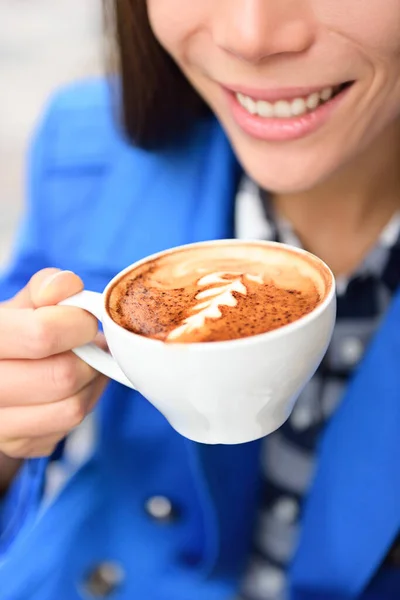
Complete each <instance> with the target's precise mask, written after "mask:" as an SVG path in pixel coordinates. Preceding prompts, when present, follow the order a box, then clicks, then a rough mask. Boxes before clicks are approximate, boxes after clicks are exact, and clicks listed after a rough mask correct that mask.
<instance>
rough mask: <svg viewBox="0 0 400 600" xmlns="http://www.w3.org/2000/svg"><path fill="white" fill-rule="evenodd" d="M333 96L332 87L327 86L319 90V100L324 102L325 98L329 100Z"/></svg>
mask: <svg viewBox="0 0 400 600" xmlns="http://www.w3.org/2000/svg"><path fill="white" fill-rule="evenodd" d="M332 96H333V88H331V87H328V88H325V89H323V90H322V92H321V100H323V101H324V102H326V101H327V100H330V99H331V98H332Z"/></svg>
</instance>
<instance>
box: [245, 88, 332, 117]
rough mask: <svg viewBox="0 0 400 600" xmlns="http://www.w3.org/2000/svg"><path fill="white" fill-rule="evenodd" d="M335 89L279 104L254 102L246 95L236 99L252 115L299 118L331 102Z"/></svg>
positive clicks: (280, 101)
mask: <svg viewBox="0 0 400 600" xmlns="http://www.w3.org/2000/svg"><path fill="white" fill-rule="evenodd" d="M334 91H335V90H334V88H333V87H327V88H324V89H322V90H321V91H320V92H313V93H312V94H310V95H309V96H307V97H305V98H294V100H292V101H288V100H278V101H277V102H267V101H266V100H258V101H257V100H253V98H250V97H249V96H245V95H244V94H239V93H238V94H236V98H237V100H238V102H239V104H241V105H242V106H243V107H244V108H245V109H246V110H247V111H248V112H249V113H250V114H252V115H255V114H257V115H258V116H260V117H263V118H266V119H268V118H269V119H271V118H274V117H275V118H276V119H288V118H290V117H299V116H301V115H304V114H305V113H307V112H311V111H313V110H315V109H316V108H318V106H319V105H320V104H321V103H322V102H327V101H328V100H330V99H331V98H332V96H333V94H334Z"/></svg>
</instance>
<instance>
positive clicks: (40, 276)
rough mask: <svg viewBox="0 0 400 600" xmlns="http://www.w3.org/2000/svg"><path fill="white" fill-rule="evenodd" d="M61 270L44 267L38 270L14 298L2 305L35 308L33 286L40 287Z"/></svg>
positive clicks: (5, 306)
mask: <svg viewBox="0 0 400 600" xmlns="http://www.w3.org/2000/svg"><path fill="white" fill-rule="evenodd" d="M60 272H61V271H60V269H43V270H42V271H38V272H37V273H36V274H35V275H33V277H32V278H31V280H30V281H29V283H28V284H27V285H26V286H25V287H24V288H22V290H20V291H19V292H18V293H17V294H16V295H15V296H14V297H13V298H11V299H10V300H7V302H4V303H3V305H2V306H3V307H4V308H35V306H34V304H33V302H32V296H31V290H32V287H40V285H41V284H42V283H43V282H44V281H45V280H47V279H50V278H51V277H53V275H56V274H57V273H60Z"/></svg>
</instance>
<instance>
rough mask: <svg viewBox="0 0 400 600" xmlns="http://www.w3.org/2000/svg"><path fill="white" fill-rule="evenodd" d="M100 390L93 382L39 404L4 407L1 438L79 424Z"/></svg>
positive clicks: (47, 432)
mask: <svg viewBox="0 0 400 600" xmlns="http://www.w3.org/2000/svg"><path fill="white" fill-rule="evenodd" d="M98 392H99V389H98V387H96V388H93V384H92V385H89V386H87V387H86V388H84V389H83V390H82V391H81V392H80V393H79V394H77V395H76V396H72V397H71V398H67V399H66V400H60V401H59V402H52V403H48V404H43V405H41V406H23V407H16V408H15V407H6V408H1V409H0V448H1V447H2V445H1V440H3V442H4V441H6V440H12V439H20V438H36V437H43V436H48V435H57V434H61V433H62V432H65V431H71V429H74V428H75V427H77V426H78V425H80V424H81V423H82V421H83V419H84V418H85V417H86V415H87V414H88V412H90V410H91V409H92V406H93V404H94V403H95V401H97V397H96V398H95V397H94V396H95V395H96V394H97V393H98Z"/></svg>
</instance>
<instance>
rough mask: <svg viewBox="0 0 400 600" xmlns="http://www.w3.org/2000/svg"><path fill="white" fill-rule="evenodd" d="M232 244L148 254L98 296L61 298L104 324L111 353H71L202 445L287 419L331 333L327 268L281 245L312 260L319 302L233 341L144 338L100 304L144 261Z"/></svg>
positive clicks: (248, 435)
mask: <svg viewBox="0 0 400 600" xmlns="http://www.w3.org/2000/svg"><path fill="white" fill-rule="evenodd" d="M232 243H237V244H241V243H243V242H241V241H240V240H236V241H234V240H219V241H212V242H201V243H200V244H190V245H187V246H181V247H179V248H173V249H171V250H167V251H165V252H160V253H158V254H154V255H152V256H149V257H147V258H145V259H143V260H141V261H138V262H136V263H135V264H133V265H130V266H129V267H127V268H126V269H125V270H124V271H122V272H121V273H119V274H118V275H116V277H114V279H112V281H111V282H110V283H109V284H108V286H107V287H106V289H105V291H104V293H102V294H99V293H96V292H90V291H83V292H81V293H80V294H77V295H75V296H72V297H71V298H68V299H67V300H65V301H64V302H62V303H61V304H63V305H68V306H77V307H80V308H83V309H85V310H87V311H88V312H90V313H92V314H93V315H95V316H96V317H97V318H98V319H99V321H101V323H102V324H103V330H104V334H105V337H106V340H107V343H108V347H109V349H110V352H111V354H109V353H108V352H105V351H104V350H102V349H100V348H98V347H97V346H96V345H94V344H88V345H86V346H82V347H81V348H76V349H75V350H74V352H75V353H76V354H77V355H78V356H79V357H80V358H81V359H83V360H84V361H85V362H87V363H88V364H89V365H91V366H92V367H94V368H95V369H97V370H98V371H100V372H101V373H104V374H105V375H107V376H108V377H110V378H111V379H115V380H116V381H118V382H120V383H122V384H124V385H126V386H128V387H130V388H133V389H135V390H138V391H139V392H140V393H141V394H142V395H143V396H144V397H145V398H147V399H148V400H149V401H150V402H151V403H152V404H153V405H154V406H155V407H156V408H158V409H159V410H160V411H161V412H162V413H163V415H164V416H165V417H166V418H167V419H168V421H169V422H170V424H171V425H172V427H174V428H175V429H176V431H178V432H179V433H181V434H182V435H183V436H185V437H187V438H189V439H191V440H194V441H196V442H201V443H205V444H239V443H244V442H250V441H252V440H256V439H258V438H261V437H263V436H265V435H268V434H269V433H271V432H273V431H275V430H276V429H277V428H278V427H280V426H281V425H282V424H283V423H284V422H285V421H286V419H287V418H288V417H289V415H290V413H291V411H292V409H293V406H294V403H295V401H296V399H297V398H298V396H299V394H300V392H301V391H302V389H303V388H304V386H305V385H306V383H307V382H308V381H309V379H310V378H311V377H312V375H313V374H314V372H315V370H316V369H317V367H318V366H319V364H320V362H321V360H322V358H323V356H324V354H325V352H326V350H327V347H328V344H329V342H330V339H331V336H332V331H333V327H334V322H335V316H336V295H335V281H334V277H333V275H332V273H331V271H330V270H329V268H328V267H327V266H326V265H325V263H323V262H322V261H321V260H320V259H318V258H316V257H315V256H313V255H311V254H309V253H308V252H305V251H304V250H300V249H297V248H292V247H290V246H286V248H287V249H289V250H290V251H291V252H294V253H297V254H302V255H305V256H306V257H308V258H309V259H311V260H312V261H314V264H315V265H316V269H315V276H316V278H317V277H320V278H321V280H322V279H323V280H324V285H325V286H326V287H325V292H326V293H325V295H324V299H323V301H322V302H321V303H320V304H318V306H317V307H316V308H315V309H314V310H313V311H312V312H310V313H308V314H306V315H305V316H303V317H301V318H300V319H298V320H297V321H294V322H293V323H290V324H289V325H285V326H283V327H281V328H279V329H275V330H273V331H270V332H267V333H263V334H260V335H255V336H252V337H246V338H242V339H237V340H230V341H223V342H202V343H194V344H190V343H189V344H179V343H165V342H162V341H159V340H155V339H151V338H147V337H144V336H142V335H138V334H135V333H132V332H130V331H128V330H126V329H124V328H123V327H121V326H120V325H118V324H117V323H115V322H114V321H113V320H112V319H111V317H110V315H109V313H108V310H107V306H106V302H107V296H108V291H109V290H110V289H111V287H113V286H114V285H115V283H116V282H117V281H118V280H119V279H120V278H121V277H123V276H124V275H125V274H126V273H128V272H129V271H131V270H133V269H135V268H136V267H138V266H139V265H141V264H142V263H145V262H147V261H150V260H154V259H157V258H159V257H161V256H163V255H165V254H167V253H170V252H174V251H176V250H182V249H184V248H191V247H195V246H199V245H203V246H204V245H208V246H210V245H217V244H218V245H221V244H232ZM248 243H249V242H248V241H246V244H248ZM251 243H254V244H257V245H260V244H263V245H265V246H268V247H271V250H273V248H274V247H280V248H282V247H284V245H283V244H276V243H274V242H260V241H256V242H251ZM317 267H318V268H317ZM321 273H323V275H322V274H321ZM319 283H321V282H320V281H319Z"/></svg>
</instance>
